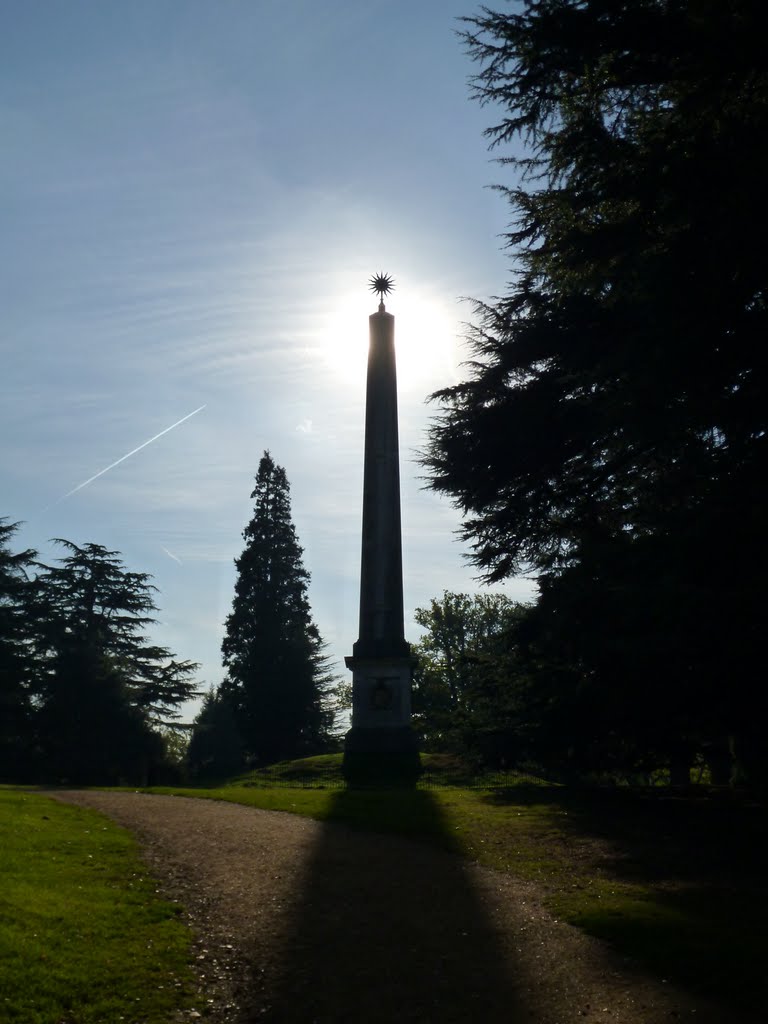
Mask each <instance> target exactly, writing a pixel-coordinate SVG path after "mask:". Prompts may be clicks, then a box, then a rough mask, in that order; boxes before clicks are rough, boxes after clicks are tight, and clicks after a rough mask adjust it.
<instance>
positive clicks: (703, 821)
mask: <svg viewBox="0 0 768 1024" xmlns="http://www.w3.org/2000/svg"><path fill="white" fill-rule="evenodd" d="M338 767H339V755H328V756H327V757H326V758H313V759H309V760H308V761H305V762H288V763H286V764H284V765H280V766H275V767H273V768H271V769H269V774H270V777H271V778H272V780H273V784H272V785H271V786H266V784H265V780H264V779H259V778H258V777H257V779H256V780H254V776H253V774H251V775H249V776H247V777H243V778H242V779H240V780H237V781H236V782H235V783H233V784H230V785H227V786H221V787H218V788H212V789H179V788H176V789H167V788H166V789H162V790H159V789H158V790H155V791H156V792H174V793H178V794H183V793H185V794H187V795H190V796H197V797H207V798H212V799H218V800H230V801H233V802H236V803H243V804H247V805H250V806H254V807H262V808H266V809H268V810H278V811H290V812H291V813H294V814H303V815H307V816H309V817H312V818H316V819H319V820H321V821H337V822H343V823H346V824H348V825H351V826H353V827H356V828H361V829H366V830H372V831H382V832H389V833H396V834H399V835H403V836H407V837H410V838H413V839H417V840H421V841H427V842H430V843H432V844H434V845H436V846H439V847H441V848H442V849H446V850H450V851H453V852H456V853H459V854H461V855H462V856H465V857H468V858H470V859H473V860H476V861H478V862H480V863H481V864H484V865H487V866H489V867H492V868H496V869H497V870H500V871H504V872H508V873H509V874H512V875H515V876H517V877H520V878H524V879H527V880H532V881H534V882H536V883H537V884H538V885H539V886H540V887H541V892H542V894H543V897H544V901H545V903H546V904H547V906H548V907H549V908H550V909H551V910H552V911H553V913H554V914H555V915H556V916H557V917H560V918H562V919H563V920H565V921H568V922H569V923H571V924H574V925H576V926H577V927H579V928H582V929H584V930H585V931H587V932H588V933H590V934H591V935H594V936H596V937H598V938H601V939H604V940H606V941H608V942H609V943H611V944H612V945H613V946H614V947H615V948H617V949H618V950H619V951H620V952H621V953H622V954H623V955H624V956H625V957H627V958H629V959H630V960H631V961H634V962H636V963H637V964H639V965H640V966H644V967H645V968H647V969H649V970H650V971H651V972H652V973H653V974H654V975H655V976H658V977H662V978H666V979H668V980H670V981H673V982H676V983H678V984H681V985H686V986H688V987H689V988H691V989H692V990H694V991H696V992H697V993H699V994H703V995H706V996H710V997H714V998H718V999H722V1000H724V1001H726V1002H727V1003H728V1004H729V1005H731V1006H733V1007H734V1010H737V1009H738V1008H744V1009H750V1010H757V1011H758V1012H759V1011H762V1010H763V1009H764V1007H765V1005H766V1004H768V987H767V986H766V982H765V980H764V977H765V970H764V964H765V963H766V962H767V961H768V886H767V884H766V876H765V872H766V860H767V858H766V854H767V853H768V818H767V817H766V813H765V810H766V809H765V806H764V805H762V804H755V803H751V802H750V801H749V800H747V799H746V798H744V797H739V796H738V795H735V794H730V793H717V792H713V791H707V790H703V789H702V790H701V791H698V792H696V793H692V794H675V793H673V792H672V791H670V790H668V789H664V788H658V789H653V790H647V791H633V790H629V789H610V790H579V789H572V788H570V787H564V786H552V785H547V784H545V783H543V782H542V781H541V780H538V782H537V783H536V784H534V780H531V779H530V778H529V777H523V776H521V777H520V778H517V779H516V778H515V777H514V776H510V778H509V781H510V785H509V787H508V788H506V789H501V790H500V789H493V790H490V789H489V790H486V791H483V790H478V789H466V788H460V787H455V786H454V787H452V786H450V785H448V786H447V787H446V788H437V789H430V790H429V791H425V790H419V789H417V790H415V791H410V792H409V791H397V790H393V791H354V790H339V789H335V788H333V784H332V783H330V784H329V779H332V777H333V773H334V772H335V771H336V770H338ZM434 768H435V765H434V764H433V769H434ZM451 770H452V771H453V769H451ZM313 773H316V774H317V776H318V778H322V779H323V780H324V784H325V786H326V788H312V781H311V776H312V774H313ZM452 777H455V772H454V775H453V776H452ZM297 779H302V780H303V781H304V783H305V787H306V788H300V787H298V786H296V785H295V782H296V780H297ZM308 779H309V781H307V780H308ZM281 783H282V784H281ZM291 783H294V784H293V785H291Z"/></svg>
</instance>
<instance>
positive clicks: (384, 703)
mask: <svg viewBox="0 0 768 1024" xmlns="http://www.w3.org/2000/svg"><path fill="white" fill-rule="evenodd" d="M346 662H347V667H348V668H351V669H352V673H353V675H352V728H351V729H350V730H349V732H348V733H347V735H346V738H345V740H344V761H343V771H344V777H345V778H346V780H347V783H348V784H349V785H350V786H382V787H386V786H411V785H413V784H414V783H415V782H416V780H417V779H418V777H419V775H420V773H421V762H420V760H419V750H418V745H417V742H416V735H415V733H414V732H413V730H412V729H411V726H410V721H411V676H412V674H413V659H412V658H410V657H398V656H394V657H389V658H387V657H383V658H366V657H352V658H347V659H346Z"/></svg>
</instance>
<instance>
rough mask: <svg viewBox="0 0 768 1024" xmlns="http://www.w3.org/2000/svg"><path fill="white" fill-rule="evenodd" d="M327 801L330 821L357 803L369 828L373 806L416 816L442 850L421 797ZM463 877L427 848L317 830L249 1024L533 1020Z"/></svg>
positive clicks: (429, 806) (427, 801)
mask: <svg viewBox="0 0 768 1024" xmlns="http://www.w3.org/2000/svg"><path fill="white" fill-rule="evenodd" d="M332 800H333V806H332V808H331V817H334V816H335V815H336V814H341V813H342V812H343V813H345V815H346V816H349V814H350V812H351V813H352V814H353V815H354V812H355V810H356V809H358V808H361V807H362V803H363V802H366V801H367V802H369V806H368V807H367V809H366V814H365V816H366V817H367V819H368V821H369V822H370V820H371V809H372V808H375V809H376V812H377V813H378V812H380V813H381V814H382V815H389V816H390V817H391V816H392V815H395V816H397V814H398V813H400V814H402V815H403V816H404V817H406V816H412V815H419V816H420V818H421V820H422V821H423V822H424V823H425V824H426V825H427V827H428V828H429V830H430V831H431V832H433V833H440V832H442V833H443V839H444V841H445V845H446V846H448V847H450V837H449V836H447V835H445V834H444V833H445V826H444V822H443V820H442V816H441V813H440V810H439V807H438V806H437V804H436V802H435V801H434V799H433V798H432V797H431V795H430V794H429V793H427V792H409V793H403V794H399V795H396V794H393V793H368V794H366V793H360V792H357V793H355V792H351V793H348V792H340V793H338V794H335V795H334V797H333V798H332ZM377 802H378V803H377ZM398 802H400V808H399V810H398ZM467 869H468V865H467V864H466V862H462V861H461V860H460V859H459V858H458V857H457V856H451V855H450V854H446V855H444V856H441V855H440V854H436V853H435V851H434V849H430V848H429V847H427V846H421V845H419V844H417V843H413V842H408V841H405V840H401V839H398V838H396V837H392V836H385V835H381V836H376V837H375V838H374V839H373V840H372V838H371V836H370V834H368V835H365V834H363V833H361V832H358V831H355V830H354V829H352V828H349V827H346V826H342V825H333V826H326V827H325V828H324V829H323V830H322V832H321V834H320V838H319V841H318V843H317V846H316V849H315V850H314V854H313V856H312V857H311V860H310V862H309V865H308V868H307V874H306V877H305V879H304V883H303V887H302V892H301V894H300V895H299V899H298V903H297V905H296V908H295V911H294V923H293V930H292V934H291V935H290V936H289V940H288V943H287V947H286V948H287V956H286V961H285V963H284V970H283V972H282V976H281V977H280V978H279V980H278V981H277V986H276V995H275V998H274V1000H273V1002H272V1005H271V1006H270V1007H269V1008H268V1009H266V1011H265V1008H262V1009H261V1011H260V1012H259V1014H258V1016H257V1017H255V1018H254V1019H258V1020H262V1021H263V1020H271V1021H280V1022H292V1021H296V1022H299V1021H300V1022H302V1024H308V1022H318V1024H320V1022H322V1024H324V1022H331V1021H332V1022H334V1024H336V1022H339V1024H342V1022H347V1021H350V1022H351V1021H355V1022H359V1021H365V1022H367V1024H376V1022H384V1021H387V1022H390V1021H406V1022H407V1021H419V1022H421V1024H429V1022H432V1021H434V1022H438V1021H439V1022H441V1024H443V1022H448V1024H450V1022H452V1021H456V1022H458V1021H461V1022H467V1021H473V1020H474V1021H477V1022H489V1024H492V1022H495V1021H504V1022H506V1024H512V1022H515V1021H522V1020H526V1021H529V1020H531V1019H532V1018H531V1016H530V1014H529V1013H528V1012H527V1011H526V1010H525V1007H524V1006H523V1003H522V1001H521V998H520V995H519V993H518V992H517V991H516V986H515V984H514V983H513V979H511V978H510V977H509V976H508V974H507V973H506V972H505V970H504V967H503V965H502V957H501V955H500V952H499V949H498V941H497V939H498V936H497V933H496V931H495V929H494V927H493V924H492V923H491V922H490V921H489V920H488V919H487V917H486V915H485V913H484V910H483V908H482V906H481V904H480V902H479V900H478V899H477V897H476V895H475V893H474V892H473V888H472V885H471V884H470V881H469V878H468V875H467Z"/></svg>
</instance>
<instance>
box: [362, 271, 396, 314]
mask: <svg viewBox="0 0 768 1024" xmlns="http://www.w3.org/2000/svg"><path fill="white" fill-rule="evenodd" d="M368 287H369V288H370V289H371V291H372V292H376V294H377V295H378V296H379V309H380V310H382V309H384V296H385V295H389V293H390V292H391V291H394V288H395V282H394V279H393V278H391V277H390V276H389V274H385V273H384V272H383V271H382V272H381V273H380V274H372V275H371V278H370V280H369V281H368Z"/></svg>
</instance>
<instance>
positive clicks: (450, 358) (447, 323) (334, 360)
mask: <svg viewBox="0 0 768 1024" xmlns="http://www.w3.org/2000/svg"><path fill="white" fill-rule="evenodd" d="M369 286H370V288H371V290H372V291H375V292H377V294H378V295H380V296H381V299H382V301H383V300H384V298H385V297H386V298H387V300H388V304H387V307H386V308H387V312H388V313H393V314H394V316H395V352H396V356H397V384H398V391H400V392H401V393H403V392H405V391H416V390H418V391H421V392H422V394H424V395H426V394H427V393H428V392H430V391H433V390H435V389H436V388H440V387H445V386H446V385H448V384H451V383H453V382H454V381H455V380H456V379H457V372H458V371H457V367H458V363H459V361H460V359H461V355H460V351H459V350H460V342H459V340H458V339H459V335H460V333H461V324H460V321H459V319H458V317H457V316H456V312H457V310H456V308H455V307H453V308H452V307H451V306H450V305H449V304H447V303H446V302H445V300H444V299H440V298H438V297H437V296H435V295H432V294H430V293H429V292H428V291H424V290H422V291H421V292H409V290H408V289H406V288H401V289H398V291H397V292H396V293H395V295H393V296H392V297H391V299H390V295H389V293H390V292H391V291H392V290H393V282H392V279H391V278H389V277H388V276H387V275H385V274H381V275H375V276H374V277H372V278H371V280H370V282H369ZM382 286H386V287H385V288H384V287H382ZM375 312H376V304H375V299H374V301H373V302H372V301H371V296H370V294H368V295H367V294H366V293H365V291H364V290H363V289H360V290H358V291H355V292H348V293H346V294H343V295H340V296H339V297H338V299H337V300H335V301H334V302H333V312H332V313H331V314H330V315H329V317H328V320H327V322H326V323H325V324H324V326H323V328H322V336H321V338H320V339H319V343H320V350H321V352H322V354H323V358H324V359H325V360H326V362H327V364H328V365H329V366H330V368H331V369H332V370H333V372H334V374H335V376H337V377H338V378H339V379H341V380H343V382H344V383H345V384H350V385H353V384H359V385H360V386H361V387H364V386H365V371H366V364H367V360H368V317H369V315H370V314H371V313H375Z"/></svg>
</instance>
